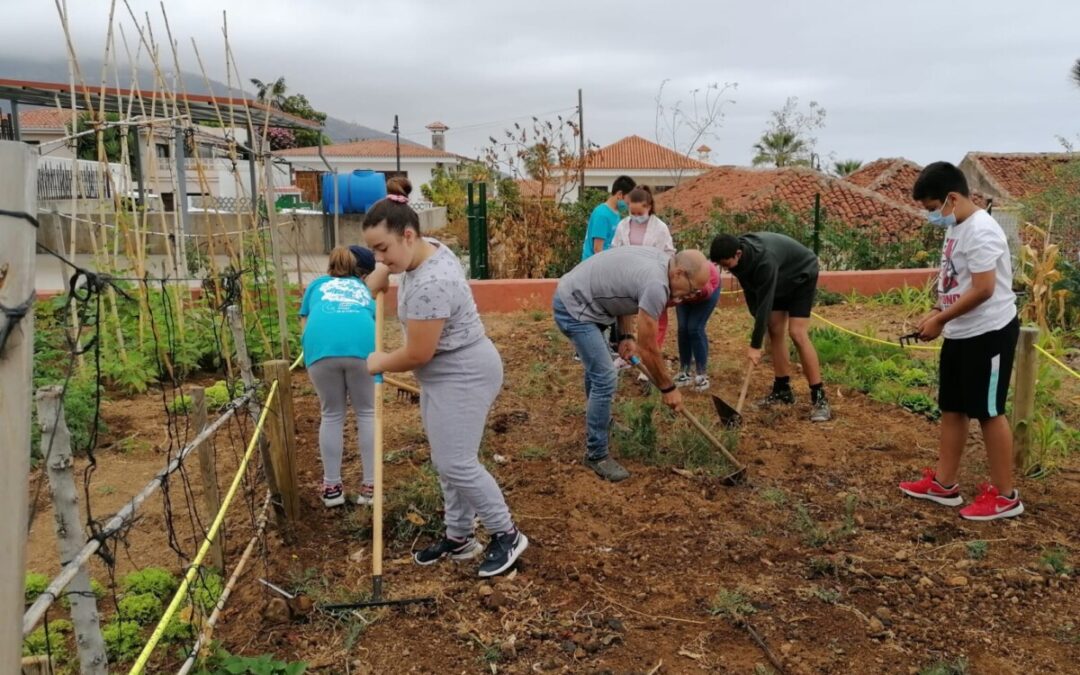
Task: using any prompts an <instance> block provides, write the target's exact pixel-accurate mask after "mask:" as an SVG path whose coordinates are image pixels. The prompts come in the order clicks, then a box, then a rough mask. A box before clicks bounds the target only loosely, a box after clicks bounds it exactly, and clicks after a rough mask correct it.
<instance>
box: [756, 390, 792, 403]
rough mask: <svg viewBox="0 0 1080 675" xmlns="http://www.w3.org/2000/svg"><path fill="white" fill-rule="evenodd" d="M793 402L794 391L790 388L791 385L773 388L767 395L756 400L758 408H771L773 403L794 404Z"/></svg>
mask: <svg viewBox="0 0 1080 675" xmlns="http://www.w3.org/2000/svg"><path fill="white" fill-rule="evenodd" d="M794 404H795V392H794V391H792V390H791V387H784V388H783V389H775V388H774V389H773V390H772V391H771V392H769V395H768V396H766V397H765V398H763V399H761V400H760V401H758V407H759V408H771V407H772V406H774V405H794Z"/></svg>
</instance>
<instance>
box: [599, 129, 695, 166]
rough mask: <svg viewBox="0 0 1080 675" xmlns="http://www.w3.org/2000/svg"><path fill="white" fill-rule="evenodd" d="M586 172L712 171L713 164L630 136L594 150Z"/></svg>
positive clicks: (639, 137) (638, 137)
mask: <svg viewBox="0 0 1080 675" xmlns="http://www.w3.org/2000/svg"><path fill="white" fill-rule="evenodd" d="M585 168H586V169H627V170H633V169H712V168H714V167H713V165H712V164H706V163H705V162H699V161H698V160H696V159H691V158H689V157H687V156H686V155H681V154H679V153H678V152H675V151H674V150H672V149H671V148H666V147H664V146H662V145H659V144H657V143H653V142H652V141H649V140H645V139H644V138H642V137H641V136H627V137H626V138H623V139H622V140H618V141H615V142H614V143H612V144H611V145H608V146H605V147H603V148H600V149H599V150H593V151H592V152H590V153H589V156H588V157H587V158H586V160H585Z"/></svg>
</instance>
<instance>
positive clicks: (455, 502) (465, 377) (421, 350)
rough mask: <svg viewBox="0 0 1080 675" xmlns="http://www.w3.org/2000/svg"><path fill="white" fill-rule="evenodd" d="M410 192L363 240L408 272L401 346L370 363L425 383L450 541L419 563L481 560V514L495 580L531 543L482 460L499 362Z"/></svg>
mask: <svg viewBox="0 0 1080 675" xmlns="http://www.w3.org/2000/svg"><path fill="white" fill-rule="evenodd" d="M411 190H412V187H411V185H410V184H409V182H408V181H407V180H406V179H403V178H394V179H391V180H390V181H389V182H388V183H387V192H388V193H389V194H388V196H387V197H386V198H385V199H383V200H381V201H379V202H377V203H376V204H375V205H374V206H373V207H372V208H371V209H370V210H369V211H368V213H367V215H366V217H365V218H364V225H363V229H364V240H365V242H366V243H367V245H368V247H370V248H371V250H372V251H374V252H375V258H376V260H378V261H379V262H381V263H384V264H386V266H387V267H389V268H390V271H391V272H392V273H399V274H401V275H402V276H401V280H400V282H399V283H400V285H399V287H398V307H397V310H398V318H399V320H400V321H401V322H402V324H403V326H404V329H405V345H404V346H403V347H401V348H399V349H396V350H394V351H392V352H389V353H386V352H373V353H372V354H371V355H370V356H368V360H367V365H368V369H369V370H370V371H371V373H372V374H377V373H382V372H401V371H406V370H412V371H414V373H415V375H416V379H417V380H418V381H419V382H420V391H421V394H420V414H421V417H422V418H423V421H424V430H425V432H426V433H427V436H428V442H429V444H430V445H431V462H432V464H433V465H434V467H435V470H436V471H437V472H438V475H439V483H440V485H441V487H442V492H443V501H444V507H445V514H446V515H445V518H446V534H445V536H444V537H443V538H442V539H441V540H439V541H437V542H435V543H433V544H432V545H431V546H429V547H428V548H426V549H424V550H422V551H418V552H416V553H415V554H414V555H413V559H414V560H415V561H416V562H417V563H418V564H420V565H430V564H433V563H435V562H437V561H439V560H441V559H443V558H451V559H455V560H463V559H467V558H473V557H475V556H476V555H477V554H478V553H479V552H480V549H481V547H480V544H479V542H477V540H476V538H475V536H474V534H473V522H474V519H475V518H476V517H477V516H479V518H480V522H481V523H483V525H484V528H485V529H486V530H487V531H488V533H489V534H490V535H491V542H490V543H489V544H488V547H487V552H486V554H485V556H484V561H483V562H482V563H481V565H480V571H479V574H480V576H481V577H490V576H495V575H497V574H502V573H503V572H505V571H507V570H509V569H510V568H511V567H513V565H514V563H515V561H516V560H517V558H518V556H520V555H521V553H522V551H524V550H525V548H526V547H527V546H528V545H529V540H528V539H527V538H526V537H525V535H524V534H523V533H522V532H520V531H519V530H518V529H517V528H516V527H515V526H514V522H513V519H512V518H511V516H510V510H509V508H508V507H507V505H506V500H505V499H504V498H503V495H502V491H501V490H500V489H499V486H498V484H497V483H496V482H495V479H494V478H493V477H492V475H491V474H490V473H488V471H487V469H485V468H484V466H483V464H481V463H480V459H479V451H480V441H481V439H482V438H483V435H484V427H485V424H486V421H487V414H488V410H489V409H490V408H491V405H492V403H494V401H495V397H496V396H498V394H499V390H500V389H501V388H502V380H503V368H502V359H501V358H500V357H499V352H498V351H497V350H496V349H495V345H494V344H493V343H492V342H491V340H490V339H488V337H487V334H486V332H485V331H484V325H483V323H481V321H480V316H479V314H478V313H477V311H476V303H475V301H474V300H473V297H472V291H471V290H470V288H469V285H468V282H467V281H466V279H465V274H464V272H463V270H462V267H461V263H460V261H459V260H458V259H457V256H455V255H454V253H453V252H452V251H450V250H449V249H448V248H447V247H446V246H444V245H442V244H441V243H439V242H438V241H436V240H435V239H426V238H423V237H421V236H420V222H419V218H418V217H417V215H416V212H415V211H413V210H412V208H410V207H409V205H408V194H409V192H411Z"/></svg>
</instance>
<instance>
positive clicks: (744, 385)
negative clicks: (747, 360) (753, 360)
mask: <svg viewBox="0 0 1080 675" xmlns="http://www.w3.org/2000/svg"><path fill="white" fill-rule="evenodd" d="M753 374H754V366H753V364H751V365H749V366H747V367H746V377H744V378H743V381H742V389H741V390H740V391H739V403H738V405H736V406H735V412H737V413H739V414H740V415H741V414H742V405H743V403H745V402H746V390H747V389H749V388H750V376H751V375H753Z"/></svg>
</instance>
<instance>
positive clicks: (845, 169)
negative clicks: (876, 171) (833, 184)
mask: <svg viewBox="0 0 1080 675" xmlns="http://www.w3.org/2000/svg"><path fill="white" fill-rule="evenodd" d="M861 166H862V160H861V159H845V160H841V161H839V162H833V172H834V173H835V174H836V175H837V176H840V177H841V178H843V177H844V176H848V175H851V174H853V173H855V172H856V171H858V170H859V168H860V167H861Z"/></svg>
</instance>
